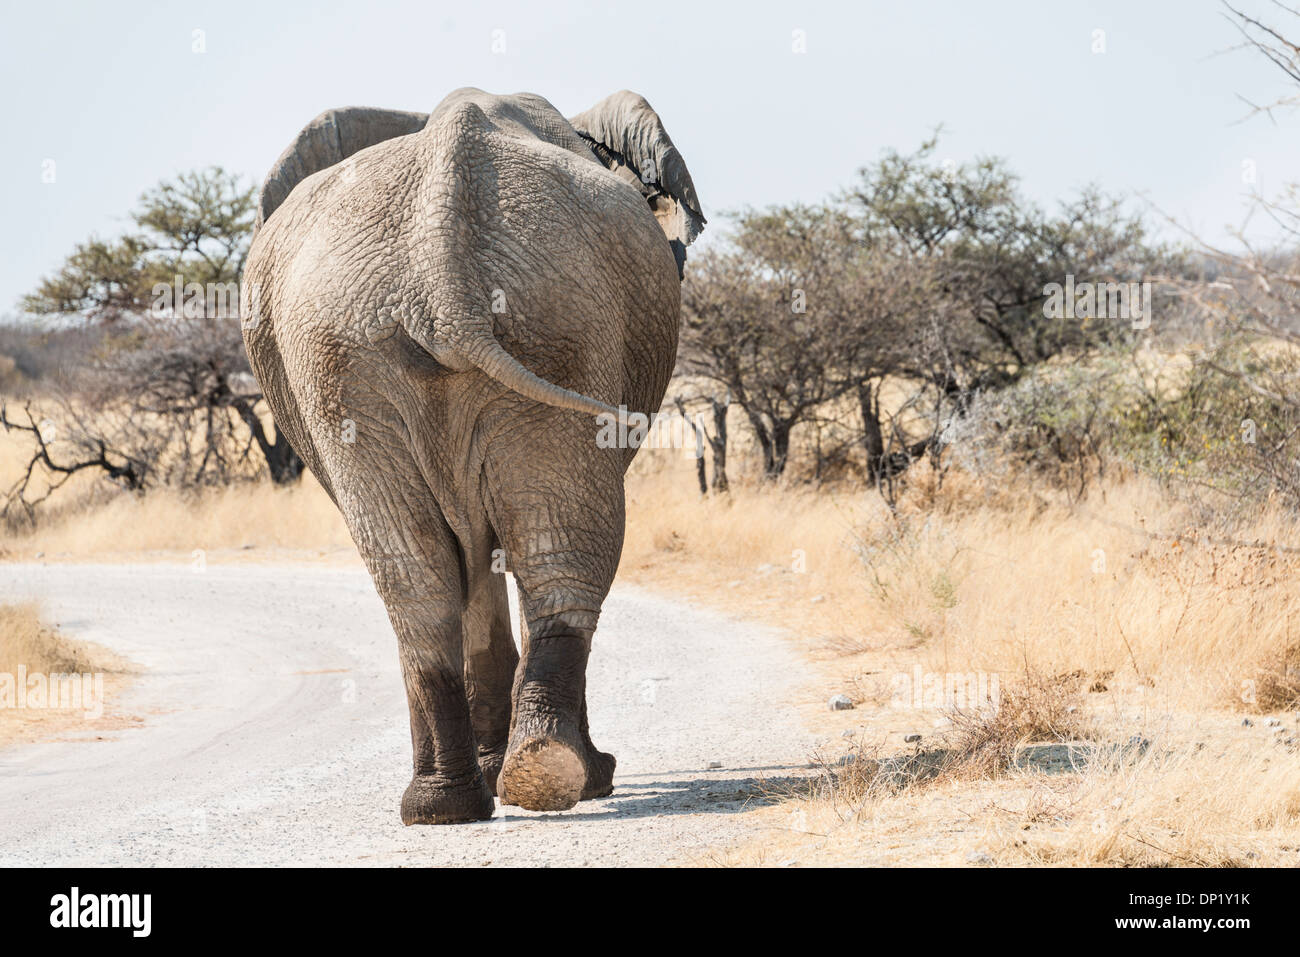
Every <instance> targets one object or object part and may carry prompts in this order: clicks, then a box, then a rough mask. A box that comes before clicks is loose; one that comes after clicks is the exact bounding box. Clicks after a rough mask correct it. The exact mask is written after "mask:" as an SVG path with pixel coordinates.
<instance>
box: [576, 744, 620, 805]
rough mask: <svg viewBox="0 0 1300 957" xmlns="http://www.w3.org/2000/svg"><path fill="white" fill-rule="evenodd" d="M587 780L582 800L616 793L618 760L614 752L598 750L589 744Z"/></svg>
mask: <svg viewBox="0 0 1300 957" xmlns="http://www.w3.org/2000/svg"><path fill="white" fill-rule="evenodd" d="M585 763H586V771H587V782H586V784H584V785H583V788H582V800H584V801H590V800H592V799H593V798H603V797H608V796H609V795H611V794H613V793H614V768H615V767H617V766H618V761H617V760H616V759H615V758H614V755H612V754H606V753H605V752H604V751H597V750H596V748H595V747H594V746H591V745H589V746H588V748H587V754H586V762H585Z"/></svg>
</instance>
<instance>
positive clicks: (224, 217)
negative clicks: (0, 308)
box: [10, 167, 303, 488]
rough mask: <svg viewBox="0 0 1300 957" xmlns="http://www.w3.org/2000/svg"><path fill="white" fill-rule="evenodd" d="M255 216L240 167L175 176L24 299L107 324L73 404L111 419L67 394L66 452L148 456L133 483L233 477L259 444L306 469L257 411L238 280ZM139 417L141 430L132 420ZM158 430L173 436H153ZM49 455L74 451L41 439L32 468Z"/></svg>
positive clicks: (288, 472)
mask: <svg viewBox="0 0 1300 957" xmlns="http://www.w3.org/2000/svg"><path fill="white" fill-rule="evenodd" d="M253 216H254V190H253V188H252V187H248V186H245V185H244V184H243V183H242V182H241V181H240V179H239V178H238V177H236V176H234V175H232V174H229V173H226V172H225V171H224V170H222V169H220V168H219V167H212V168H210V169H207V170H201V171H196V172H190V173H184V174H181V175H180V176H178V177H177V178H176V179H175V180H173V181H169V182H164V183H161V184H159V185H158V186H157V187H155V188H153V189H151V190H149V191H147V192H145V193H144V194H143V195H142V196H141V198H140V203H139V206H138V207H137V209H136V210H135V212H134V213H133V214H132V216H131V220H132V222H133V224H134V226H135V229H134V230H133V231H132V232H130V233H128V234H126V235H124V236H122V237H120V238H118V239H116V240H102V239H98V238H94V237H92V238H91V239H90V240H89V241H87V242H86V243H83V244H80V245H79V246H77V247H76V249H74V251H73V253H72V254H71V255H70V256H69V257H68V259H67V261H66V262H65V263H64V265H63V266H62V267H61V268H60V269H58V270H57V271H56V272H55V273H54V274H53V275H51V276H49V277H47V278H46V279H44V280H42V281H41V283H40V284H39V285H38V286H37V288H36V290H35V291H34V292H33V293H32V294H30V295H28V296H26V297H25V298H24V299H23V302H22V305H23V307H24V308H25V309H26V310H27V311H28V312H30V313H34V314H37V315H41V314H45V315H50V314H59V315H66V314H76V315H79V316H81V317H84V319H85V320H86V321H88V322H91V323H95V324H98V325H101V326H105V327H108V328H110V329H111V330H114V331H112V332H111V334H109V335H107V336H106V337H105V339H104V343H103V346H102V347H101V349H100V351H99V354H98V355H97V357H96V359H95V360H94V362H93V363H92V364H91V365H90V366H89V368H87V369H85V370H83V372H82V374H81V375H79V376H77V377H75V378H74V379H73V382H72V388H73V390H74V392H75V393H77V395H76V396H75V398H76V399H77V400H78V401H79V402H80V403H81V404H88V405H89V406H90V407H91V408H95V409H100V410H112V412H113V415H111V416H102V415H100V416H96V415H73V414H71V412H70V410H71V407H72V405H74V404H76V403H74V402H65V403H63V415H64V418H65V420H66V427H65V429H64V430H63V432H64V435H65V437H66V438H65V441H67V442H70V443H71V446H70V447H69V446H64V447H65V448H67V449H69V452H71V449H73V448H77V449H81V450H82V454H83V458H84V459H86V460H88V461H92V462H93V461H95V460H97V459H107V460H108V461H109V462H110V463H111V462H114V461H116V462H117V464H118V465H120V464H121V461H122V460H124V459H130V460H133V461H136V462H137V463H141V462H142V463H146V464H145V465H144V466H138V467H136V468H135V469H133V471H132V474H136V473H142V474H141V477H140V479H139V480H138V481H137V482H135V484H134V485H133V486H132V487H137V488H143V487H148V485H149V484H151V483H153V482H166V483H169V484H180V485H196V484H221V483H225V482H228V481H231V480H232V478H234V477H235V476H236V475H237V474H243V473H245V472H246V471H247V469H245V468H244V467H245V466H247V467H248V468H252V465H253V464H254V462H255V460H251V459H250V457H249V453H250V451H251V450H252V449H253V448H254V447H256V449H257V453H258V455H260V459H261V462H262V464H263V465H264V467H265V468H266V470H267V472H268V473H269V474H270V477H271V479H272V480H273V481H274V482H276V483H287V482H292V481H294V480H296V479H297V478H298V477H299V475H301V473H302V469H303V463H302V460H301V459H300V458H299V457H298V455H297V454H296V453H295V452H294V451H293V449H292V448H291V447H290V445H289V443H288V440H287V439H286V438H285V437H284V436H283V435H281V434H280V433H279V432H278V430H275V431H274V432H273V431H272V430H271V429H269V428H268V427H267V426H266V425H265V424H264V423H263V421H262V416H261V415H260V414H259V412H258V407H259V406H258V404H259V402H260V401H261V398H262V396H261V393H260V391H259V389H258V387H257V384H256V382H255V380H254V379H253V376H252V373H251V369H250V368H249V365H248V359H247V356H246V354H245V352H244V348H243V342H242V338H241V335H240V329H239V321H238V316H237V311H238V300H239V297H238V285H237V284H238V280H239V277H240V273H241V271H242V269H243V265H244V259H245V257H246V255H247V252H248V245H249V242H250V240H251V236H252V227H253ZM178 293H179V295H178ZM141 422H147V423H148V428H147V430H142V429H141V428H138V427H132V426H133V424H138V423H141ZM110 423H111V425H110ZM241 423H242V426H243V427H244V430H246V432H245V431H241V429H240V428H238V427H237V426H238V425H239V424H241ZM10 427H16V426H14V425H13V424H12V420H11V424H10ZM108 428H111V429H113V430H114V431H112V432H111V433H97V430H102V429H108ZM146 434H147V435H148V440H147V441H146ZM159 434H162V435H166V436H168V437H169V440H170V441H169V442H167V443H164V444H161V445H160V444H159V443H158V441H156V436H158V435H159ZM87 450H89V451H90V452H91V453H92V454H90V455H88V456H87V455H86V454H85V453H86V451H87ZM102 450H108V451H107V452H104V451H102ZM113 450H116V452H117V457H116V459H115V458H114V454H113ZM164 458H165V459H166V461H162V459H164ZM56 464H57V466H58V468H68V467H71V466H75V465H77V464H78V460H75V459H74V460H71V461H69V462H59V463H56V462H55V460H54V459H53V458H52V457H51V452H50V450H49V449H44V448H40V447H38V448H36V449H35V450H34V458H33V464H32V466H29V468H31V467H37V466H42V467H45V468H47V469H48V468H51V467H53V466H54V465H56ZM101 468H103V469H104V471H105V472H106V473H108V474H109V475H110V477H120V475H121V474H122V473H121V472H114V471H113V469H114V468H116V466H111V465H103V466H101Z"/></svg>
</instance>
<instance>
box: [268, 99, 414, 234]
mask: <svg viewBox="0 0 1300 957" xmlns="http://www.w3.org/2000/svg"><path fill="white" fill-rule="evenodd" d="M428 119H429V114H427V113H403V112H401V111H400V110H376V109H371V108H369V107H364V106H348V107H344V108H343V109H339V110H326V111H325V112H324V113H322V114H321V115H320V116H318V117H316V119H314V120H312V121H311V122H310V123H308V124H307V125H306V126H304V127H303V128H302V131H301V132H300V133H299V134H298V135H297V137H295V138H294V141H293V142H292V143H290V144H289V148H288V149H286V150H285V151H284V152H283V153H281V154H280V158H279V159H278V160H276V161H275V165H274V166H272V167H271V172H270V173H268V174H267V176H266V180H265V181H264V182H263V183H262V194H261V196H260V198H259V199H258V203H257V219H256V221H255V222H254V224H253V228H254V229H257V228H259V227H261V225H262V224H263V223H265V222H266V221H267V220H268V219H270V218H271V214H272V213H274V212H275V211H276V210H277V209H278V208H279V207H280V204H281V203H283V202H284V201H285V200H286V199H288V198H289V194H290V193H291V192H293V188H294V187H295V186H297V185H298V184H299V183H301V182H302V181H303V180H304V179H306V178H307V177H308V176H310V175H312V174H313V173H319V172H320V171H321V170H323V169H327V168H328V167H330V166H333V165H334V164H335V163H341V162H343V161H344V160H345V159H347V158H348V157H349V156H351V155H352V154H353V153H357V152H360V151H361V150H363V149H365V148H366V147H368V146H374V145H375V144H376V143H382V142H383V141H384V140H390V139H392V138H393V137H395V136H406V135H407V134H409V133H418V132H419V131H420V130H422V129H424V124H425V123H426V122H428Z"/></svg>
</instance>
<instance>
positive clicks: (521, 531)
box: [486, 416, 623, 811]
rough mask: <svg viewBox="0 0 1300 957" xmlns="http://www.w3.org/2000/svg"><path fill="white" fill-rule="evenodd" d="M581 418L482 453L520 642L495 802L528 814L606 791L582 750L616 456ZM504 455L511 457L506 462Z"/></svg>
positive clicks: (616, 503) (608, 555)
mask: <svg viewBox="0 0 1300 957" xmlns="http://www.w3.org/2000/svg"><path fill="white" fill-rule="evenodd" d="M589 426H590V423H589V422H587V420H585V419H583V418H580V417H576V416H574V417H570V418H566V419H564V420H560V421H556V422H555V423H554V425H553V426H552V427H551V428H549V429H547V430H546V431H545V432H544V434H545V435H546V438H547V440H548V444H547V447H546V448H544V449H537V450H536V451H533V450H529V452H531V454H521V453H519V451H518V450H517V449H511V450H509V451H506V450H504V449H501V450H497V449H494V450H493V452H491V453H489V455H488V458H487V463H486V474H487V481H488V484H489V487H491V488H492V489H493V490H494V495H493V496H492V498H491V502H490V508H489V510H490V513H491V518H492V523H493V526H494V527H495V528H496V531H497V534H498V536H499V537H500V539H501V542H502V544H503V545H504V547H505V551H506V556H507V558H508V560H509V564H510V568H511V570H512V571H513V572H514V575H515V580H516V583H517V584H518V586H519V599H520V608H521V611H522V613H523V616H524V618H525V619H526V624H527V640H526V642H525V644H524V647H523V656H522V658H521V660H520V662H519V667H518V668H517V669H516V673H515V683H514V692H513V699H514V700H513V719H512V724H511V732H510V744H509V747H508V748H507V751H506V759H505V763H504V765H503V766H502V770H501V777H500V780H499V784H498V793H499V794H500V796H501V800H502V802H503V803H506V804H516V805H519V806H520V807H524V808H528V809H530V810H535V811H557V810H564V809H566V808H570V807H573V805H574V804H576V803H577V802H578V801H579V800H581V799H582V798H584V797H596V796H602V795H604V794H607V793H609V791H610V789H611V788H612V778H613V767H614V761H613V759H612V757H610V756H609V755H603V754H601V752H598V751H596V749H595V748H594V747H593V746H592V745H591V739H590V737H589V736H588V735H587V730H586V721H585V710H586V709H585V696H586V670H587V658H588V656H589V654H590V651H591V640H592V635H593V633H594V632H595V630H596V622H597V619H598V617H599V615H600V608H601V604H602V603H603V602H604V600H605V596H606V595H607V594H608V592H609V587H610V584H611V583H612V581H613V578H614V572H615V570H616V569H617V567H618V558H619V552H620V550H621V548H622V541H623V484H622V460H621V458H620V456H621V450H618V449H608V450H607V449H601V448H599V447H598V446H597V445H596V442H595V435H594V432H593V430H592V429H591V428H590V427H589ZM510 453H513V454H510Z"/></svg>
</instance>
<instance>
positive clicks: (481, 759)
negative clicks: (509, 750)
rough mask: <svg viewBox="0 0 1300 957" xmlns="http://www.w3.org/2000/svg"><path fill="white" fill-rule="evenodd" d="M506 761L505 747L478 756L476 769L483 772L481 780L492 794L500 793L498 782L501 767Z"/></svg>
mask: <svg viewBox="0 0 1300 957" xmlns="http://www.w3.org/2000/svg"><path fill="white" fill-rule="evenodd" d="M505 760H506V749H505V746H504V745H502V747H501V748H500V749H499V750H494V751H491V752H489V753H487V754H483V753H480V754H479V756H478V768H479V770H480V771H482V772H483V780H484V781H485V782H486V783H487V786H488V790H489V791H491V792H492V793H493V794H496V795H499V794H500V793H501V790H500V786H499V785H498V783H497V782H498V781H499V780H500V778H501V765H502V764H504V763H505Z"/></svg>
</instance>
